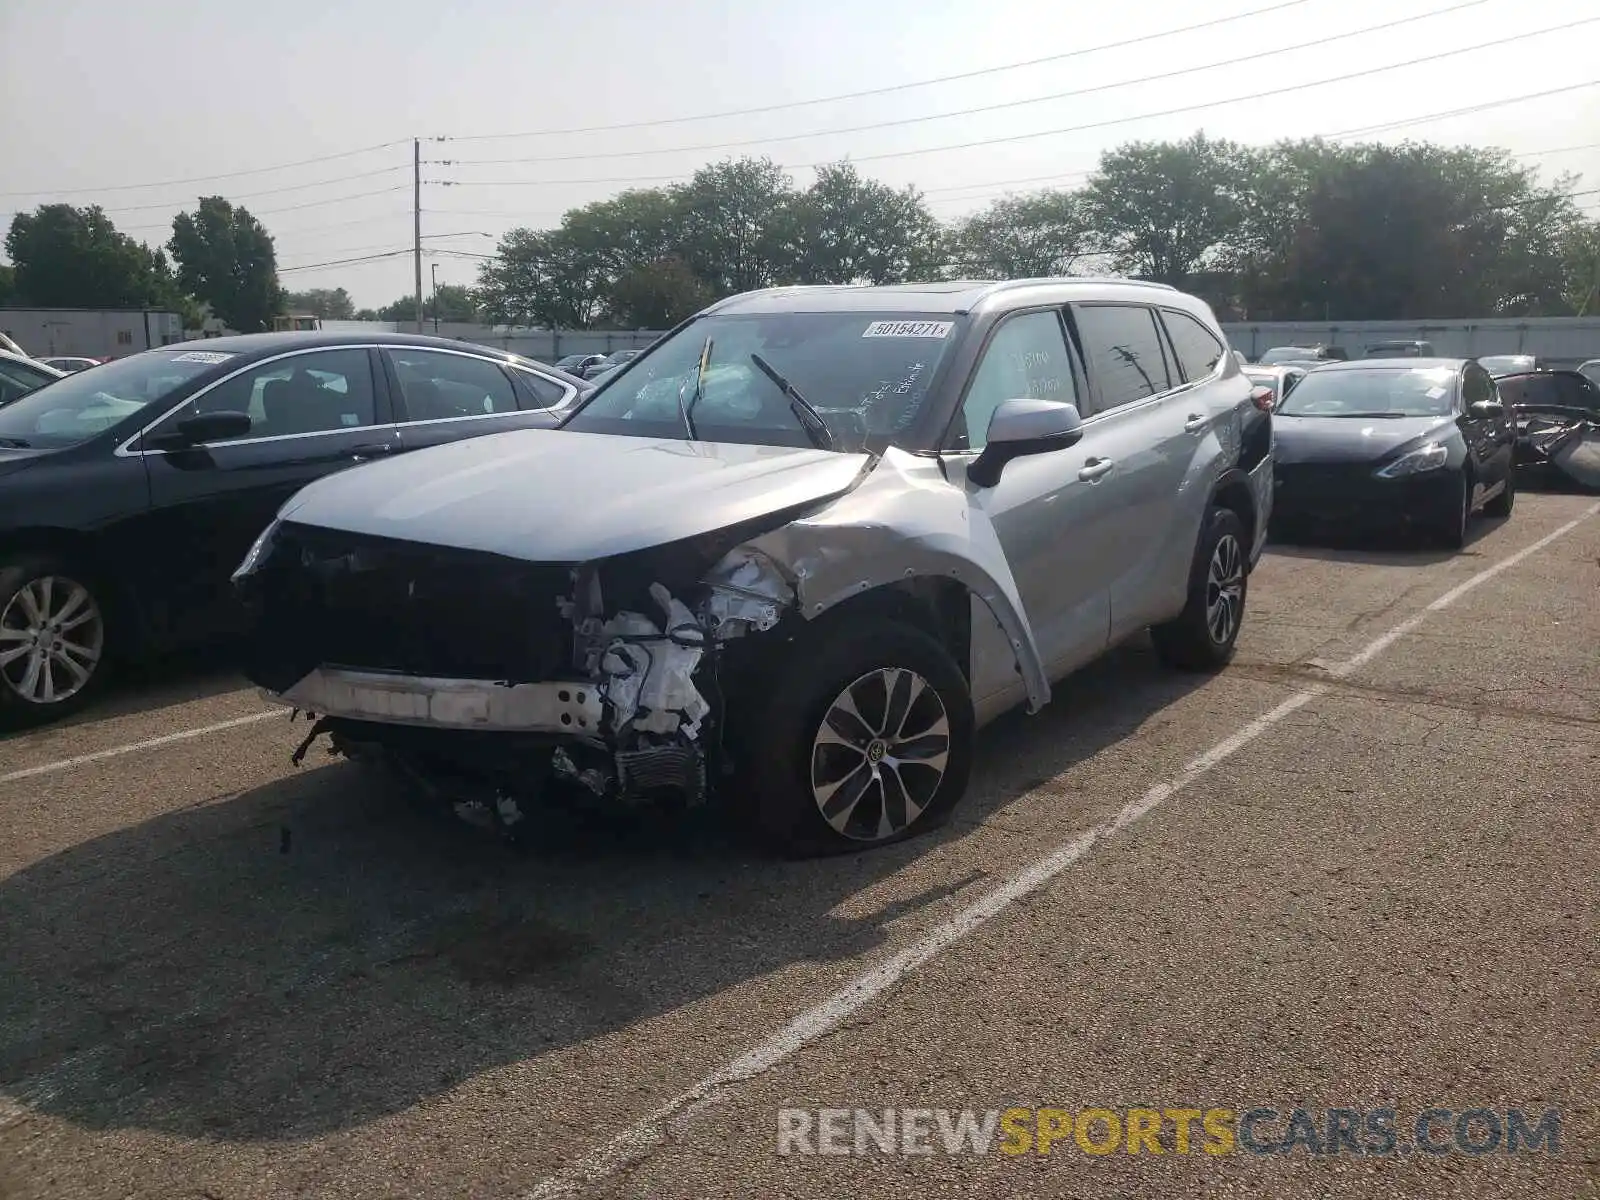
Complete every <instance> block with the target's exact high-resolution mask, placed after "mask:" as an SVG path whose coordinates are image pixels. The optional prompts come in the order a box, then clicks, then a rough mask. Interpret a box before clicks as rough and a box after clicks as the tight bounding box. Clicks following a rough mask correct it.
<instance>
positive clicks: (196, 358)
mask: <svg viewBox="0 0 1600 1200" xmlns="http://www.w3.org/2000/svg"><path fill="white" fill-rule="evenodd" d="M232 357H233V355H231V354H223V353H222V352H221V351H219V350H186V351H184V352H183V353H182V354H174V355H173V356H172V361H173V362H199V363H219V362H227V361H228V360H229V359H230V358H232Z"/></svg>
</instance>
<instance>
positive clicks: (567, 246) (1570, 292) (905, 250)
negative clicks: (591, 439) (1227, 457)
mask: <svg viewBox="0 0 1600 1200" xmlns="http://www.w3.org/2000/svg"><path fill="white" fill-rule="evenodd" d="M1586 194H1593V193H1586V192H1582V191H1579V190H1578V188H1577V179H1576V177H1571V176H1563V177H1560V178H1558V179H1556V180H1554V181H1552V182H1549V183H1546V182H1543V181H1541V180H1540V179H1539V177H1538V174H1537V173H1536V172H1535V171H1534V170H1532V169H1530V168H1527V167H1524V166H1522V165H1519V163H1518V162H1517V160H1516V159H1515V158H1514V157H1512V156H1511V155H1510V154H1508V153H1506V152H1505V151H1501V150H1493V149H1483V148H1477V147H1451V146H1441V145H1436V144H1431V143H1426V142H1407V143H1404V144H1401V145H1397V146H1388V145H1382V144H1376V143H1371V144H1341V143H1335V142H1329V141H1325V140H1321V139H1311V140H1299V141H1282V142H1278V143H1276V144H1274V145H1271V146H1246V145H1241V144H1239V143H1236V142H1231V141H1227V140H1223V139H1215V138H1210V137H1207V136H1206V135H1205V134H1204V133H1197V134H1195V135H1193V136H1192V137H1189V138H1186V139H1182V140H1179V141H1163V142H1129V143H1125V144H1123V145H1121V146H1118V147H1116V148H1115V149H1111V150H1107V151H1105V152H1104V153H1103V154H1102V155H1101V157H1100V161H1099V164H1098V166H1097V168H1096V169H1095V170H1094V171H1093V172H1092V173H1090V175H1089V177H1088V179H1087V180H1086V181H1085V182H1084V183H1083V185H1082V186H1080V187H1077V188H1071V189H1068V188H1045V189H1039V190H1035V191H1031V192H1025V193H1014V194H1008V195H1006V196H1003V197H1001V198H999V199H996V200H993V201H991V202H990V203H989V204H988V205H987V206H986V207H984V208H983V209H981V210H979V211H978V212H976V213H974V214H972V215H970V216H967V217H964V218H961V219H959V220H956V221H953V222H944V221H940V220H939V219H938V218H937V217H935V216H934V214H933V213H932V212H931V211H930V209H929V206H928V203H927V200H926V198H925V196H924V195H923V194H922V193H921V192H920V191H919V190H917V189H916V188H914V187H904V188H894V187H891V186H889V185H888V184H885V183H883V182H881V181H878V180H874V179H870V178H867V177H865V176H863V175H862V174H861V173H860V172H859V171H858V170H857V169H856V168H855V167H854V166H853V165H852V164H850V163H848V162H841V163H836V164H833V165H830V166H825V167H822V168H820V169H818V170H817V172H816V178H815V180H814V181H813V182H812V183H811V184H810V185H809V186H807V187H805V188H797V187H796V186H795V184H794V181H793V179H792V178H791V177H790V176H789V175H788V174H787V173H786V172H785V171H784V170H783V168H782V167H780V166H779V165H777V164H776V163H774V162H772V161H771V160H770V159H766V158H740V159H730V160H726V161H723V162H718V163H712V164H709V165H707V166H704V167H702V168H701V169H700V170H699V171H697V172H695V174H694V175H693V177H692V178H691V179H689V180H688V181H687V182H684V183H680V184H674V185H671V186H668V187H659V188H639V189H633V190H629V191H624V192H622V193H620V194H618V195H616V196H613V197H611V198H609V199H606V200H600V201H596V202H594V203H591V204H586V205H582V206H580V207H577V208H573V209H571V210H569V211H568V212H567V213H566V214H565V215H564V216H563V217H562V219H561V221H560V223H559V224H558V225H556V226H555V227H554V228H546V229H536V228H532V227H525V228H516V229H512V230H511V231H510V232H508V233H507V234H505V235H504V237H502V238H501V239H500V242H499V245H498V247H497V252H496V254H495V256H494V257H493V258H492V259H490V260H488V261H487V262H485V263H484V265H483V266H482V267H481V268H480V271H479V278H478V281H477V286H476V287H474V288H468V287H462V286H458V285H442V286H441V287H440V288H439V289H438V295H437V297H435V296H433V295H425V296H424V315H425V318H427V319H429V320H431V319H433V318H434V317H435V316H436V315H437V317H438V319H440V320H443V321H472V320H484V321H489V322H493V323H496V324H511V325H537V326H545V327H553V328H563V329H585V328H597V327H611V328H626V329H661V328H665V327H667V326H669V325H671V324H673V323H675V322H677V321H678V320H681V319H682V318H683V317H685V316H688V315H689V314H691V313H693V312H695V311H696V310H698V309H699V308H702V307H704V306H705V305H706V304H708V303H710V302H711V301H713V300H716V299H719V298H720V297H722V296H726V295H730V294H732V293H735V292H740V291H747V290H749V289H752V288H759V287H768V286H773V285H779V284H812V283H872V284H884V283H899V282H905V281H908V280H927V279H936V278H1005V277H1019V276H1040V275H1063V274H1085V273H1108V274H1122V275H1128V276H1133V277H1136V278H1142V279H1150V280H1155V281H1158V282H1162V283H1170V284H1172V285H1174V286H1176V287H1180V288H1183V289H1185V290H1187V291H1192V292H1195V293H1197V294H1199V295H1201V296H1203V297H1205V298H1206V299H1207V300H1208V301H1209V302H1210V303H1211V304H1212V305H1213V306H1214V307H1215V308H1216V309H1217V311H1218V313H1219V315H1220V316H1222V317H1223V318H1224V319H1229V318H1232V319H1251V320H1354V319H1366V320H1404V319H1422V318H1436V317H1493V316H1560V315H1583V314H1586V313H1590V312H1594V311H1600V221H1596V220H1593V219H1590V218H1588V217H1586V216H1585V213H1584V207H1585V206H1581V205H1580V204H1579V203H1578V199H1579V198H1581V197H1582V196H1583V195H1586ZM5 248H6V252H7V254H8V256H9V257H10V259H11V262H12V264H13V265H12V266H11V267H9V268H7V267H0V303H28V304H34V305H39V306H64V307H72V306H106V307H143V306H149V307H163V308H169V309H173V310H176V311H179V312H182V313H183V314H184V315H185V317H186V319H190V318H192V319H193V320H194V322H195V323H196V324H197V323H198V318H199V312H200V306H201V305H205V306H207V307H209V309H210V310H211V311H212V312H213V313H215V314H216V315H217V316H219V317H220V318H221V319H222V320H223V321H224V322H225V323H226V324H227V325H228V326H229V327H231V328H234V329H239V330H246V331H249V330H256V329H262V328H269V327H270V325H271V319H272V316H273V314H274V313H278V312H283V311H296V312H312V313H315V314H316V315H318V316H323V317H330V318H341V319H352V318H353V319H368V320H389V321H402V322H403V321H410V320H413V319H414V317H415V311H416V310H415V299H414V297H411V296H404V297H401V298H400V299H398V300H396V301H394V303H392V304H389V305H386V306H384V307H383V308H378V309H357V308H356V306H355V304H354V302H353V301H352V299H351V297H350V295H349V293H348V292H347V291H346V290H345V289H344V288H332V289H328V288H318V289H311V290H309V291H304V292H287V291H285V290H283V288H282V287H281V286H280V285H279V282H278V276H277V265H276V257H275V252H274V249H273V242H272V238H271V236H270V235H269V234H268V233H267V231H266V229H265V228H264V227H263V226H262V225H261V223H260V222H259V221H258V220H257V219H256V218H254V217H253V216H251V215H250V213H249V212H248V211H247V210H246V209H244V208H242V207H235V206H233V205H231V204H230V203H229V202H228V201H227V200H226V199H224V198H223V197H220V196H210V197H203V198H201V199H200V200H199V203H198V205H197V206H196V208H195V210H194V211H193V212H184V213H181V214H180V215H179V216H178V217H177V218H176V219H175V220H174V222H173V230H172V237H171V239H170V240H169V241H168V242H167V243H166V244H165V246H164V247H162V248H160V249H152V248H150V247H148V246H146V245H144V244H143V243H140V242H137V241H134V240H133V239H132V238H130V237H128V236H127V235H126V234H123V233H120V232H118V231H117V229H116V228H115V226H114V225H113V223H112V222H111V221H110V219H109V218H108V217H107V216H106V215H105V213H104V212H103V211H102V210H101V209H99V208H97V207H89V208H83V209H79V208H74V207H72V206H70V205H65V204H53V205H43V206H40V207H39V208H38V209H36V210H35V211H34V212H32V213H19V214H17V215H16V216H15V217H14V218H13V220H12V223H11V229H10V232H9V233H8V235H7V237H6V241H5ZM191 327H193V326H191Z"/></svg>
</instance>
